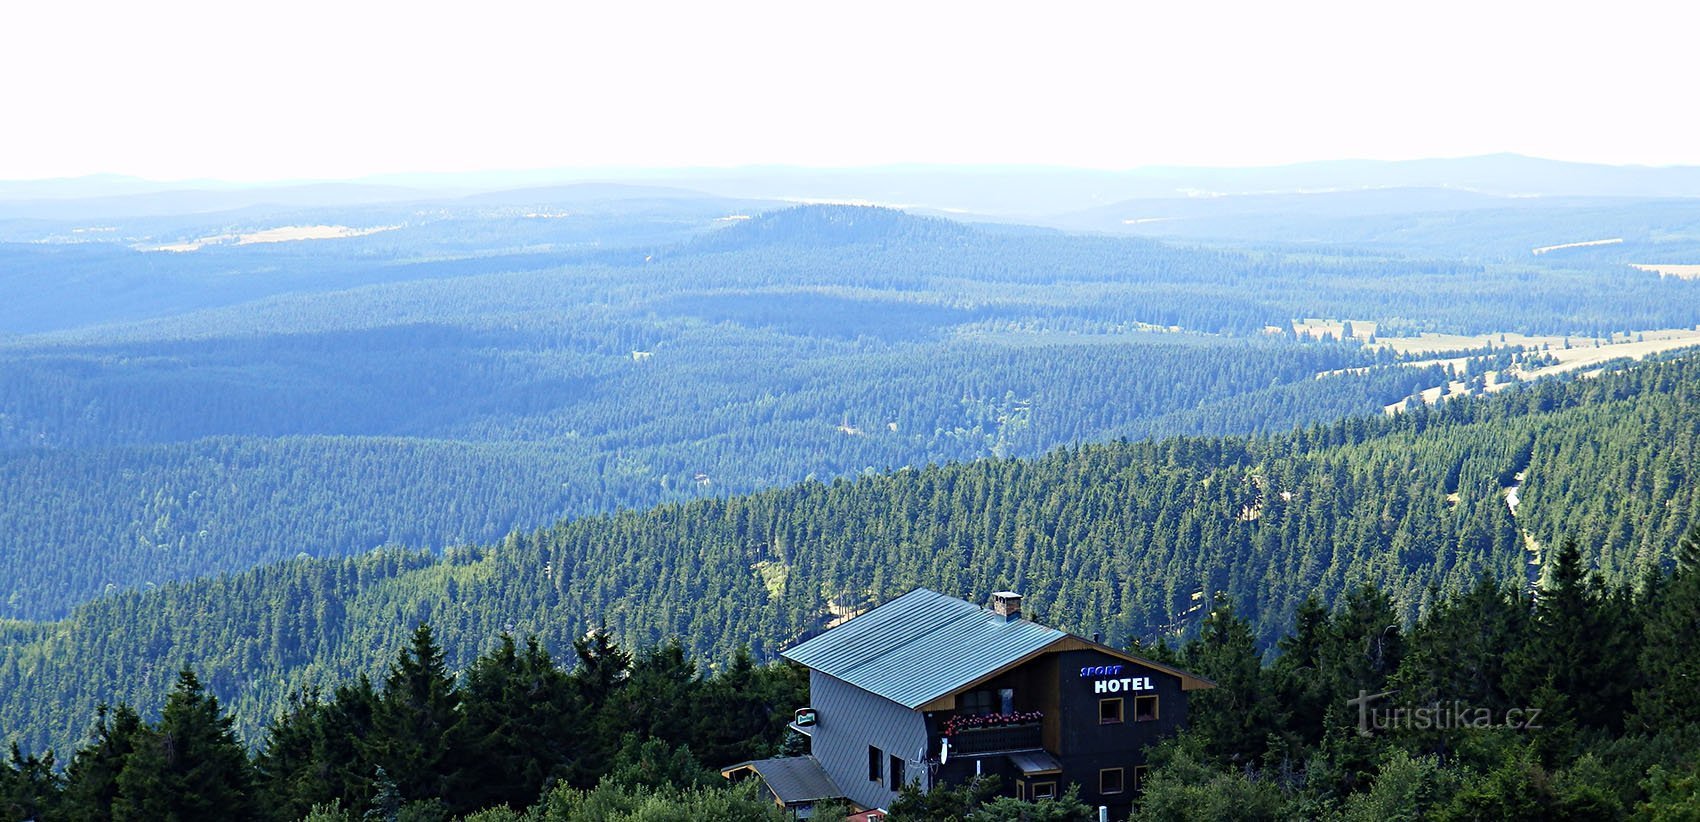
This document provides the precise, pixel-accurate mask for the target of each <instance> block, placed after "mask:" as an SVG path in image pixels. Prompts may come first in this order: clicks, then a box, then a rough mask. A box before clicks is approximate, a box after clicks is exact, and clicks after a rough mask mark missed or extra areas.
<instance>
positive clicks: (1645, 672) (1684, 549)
mask: <svg viewBox="0 0 1700 822" xmlns="http://www.w3.org/2000/svg"><path fill="white" fill-rule="evenodd" d="M1644 637H1645V639H1644V641H1643V642H1642V646H1641V658H1640V665H1639V667H1640V671H1641V677H1642V685H1641V687H1640V688H1639V689H1638V690H1636V692H1635V696H1634V702H1635V721H1634V726H1635V727H1636V728H1638V729H1640V730H1643V731H1646V732H1648V733H1657V732H1659V731H1662V730H1666V729H1670V728H1675V727H1679V726H1682V725H1695V724H1700V524H1696V525H1695V526H1694V527H1692V528H1690V529H1689V531H1688V533H1687V535H1685V536H1684V537H1683V538H1682V541H1681V542H1680V543H1678V545H1677V552H1676V570H1675V572H1674V573H1673V574H1672V575H1671V579H1670V581H1669V582H1668V583H1667V584H1666V585H1665V586H1664V588H1663V590H1662V591H1660V594H1659V596H1658V598H1657V600H1656V601H1655V602H1654V603H1652V612H1651V613H1649V614H1648V617H1647V623H1646V626H1645V634H1644Z"/></svg>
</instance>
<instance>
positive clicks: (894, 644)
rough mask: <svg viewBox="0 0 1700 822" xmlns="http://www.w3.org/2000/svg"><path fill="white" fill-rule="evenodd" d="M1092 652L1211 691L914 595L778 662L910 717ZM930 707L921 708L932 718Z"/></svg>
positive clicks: (1034, 626)
mask: <svg viewBox="0 0 1700 822" xmlns="http://www.w3.org/2000/svg"><path fill="white" fill-rule="evenodd" d="M1086 648H1089V649H1092V650H1097V651H1102V652H1104V653H1106V654H1109V655H1111V656H1115V657H1118V658H1120V659H1125V660H1127V661H1129V662H1133V663H1136V664H1139V665H1144V666H1146V667H1148V668H1152V669H1155V670H1158V671H1162V672H1164V673H1168V674H1173V675H1175V676H1177V677H1180V679H1181V687H1182V688H1183V689H1184V690H1188V691H1190V690H1194V689H1197V688H1213V687H1215V683H1213V682H1211V681H1210V680H1208V679H1204V678H1203V677H1199V676H1197V675H1196V674H1191V673H1188V672H1186V671H1183V670H1180V669H1179V668H1173V667H1170V666H1168V665H1163V664H1161V663H1158V662H1153V661H1151V660H1149V659H1143V658H1141V657H1136V656H1132V655H1130V654H1128V653H1126V652H1124V651H1118V650H1116V649H1114V648H1110V647H1107V646H1105V645H1102V644H1099V643H1096V642H1090V641H1088V640H1085V639H1082V638H1080V637H1077V636H1074V635H1073V634H1068V633H1064V632H1062V631H1059V630H1057V629H1055V628H1050V627H1047V626H1044V625H1040V624H1038V623H1035V622H1031V621H1028V620H1025V619H1014V620H1010V619H1005V618H1004V617H1003V616H1001V615H999V614H996V613H993V612H992V611H990V610H987V609H985V608H981V607H980V606H978V605H975V604H973V603H970V602H964V601H963V600H960V599H957V598H956V597H949V596H945V595H944V594H940V593H938V592H936V591H929V590H927V589H925V588H917V589H915V590H913V591H910V592H909V593H907V594H904V595H903V596H900V597H898V598H897V599H894V600H892V601H890V602H887V603H886V604H884V605H881V606H880V607H878V608H875V609H873V610H872V611H869V612H867V613H865V614H863V615H861V616H859V617H856V618H855V619H852V620H850V621H849V622H846V623H844V624H843V625H840V626H838V627H837V628H834V629H832V630H830V631H827V632H826V633H824V634H821V635H820V636H817V637H815V638H813V639H810V640H808V641H806V642H803V643H801V644H799V645H797V646H796V647H793V648H791V649H790V650H788V651H785V652H784V653H782V654H780V656H783V657H785V658H786V659H789V660H791V661H792V662H796V663H799V664H802V665H806V666H808V667H810V668H813V669H814V670H817V671H820V672H821V673H823V674H826V675H827V676H830V677H833V678H835V679H840V680H843V681H844V682H847V683H849V684H851V685H854V686H856V687H858V688H861V689H862V690H864V691H868V692H870V693H874V694H878V695H880V696H883V697H885V698H886V699H889V700H891V701H893V702H896V703H897V704H899V705H902V706H904V707H905V708H909V709H910V710H916V709H920V708H922V706H925V705H927V704H928V703H930V702H933V701H934V700H937V699H938V698H939V697H943V696H947V695H949V694H953V693H955V692H957V691H960V690H962V689H964V688H966V687H968V686H971V685H975V684H978V683H979V682H983V681H985V680H987V679H990V678H991V677H993V676H995V675H998V674H1001V673H1002V672H1003V671H1005V670H1007V669H1009V668H1011V667H1013V666H1015V665H1017V664H1018V663H1024V662H1026V661H1027V660H1029V659H1031V658H1033V657H1034V656H1036V655H1038V654H1040V653H1042V652H1046V651H1047V650H1051V651H1063V650H1074V649H1086ZM936 707H938V706H934V707H929V708H926V710H934V709H935V708H936Z"/></svg>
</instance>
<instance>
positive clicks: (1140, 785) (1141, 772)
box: [1133, 765, 1151, 791]
mask: <svg viewBox="0 0 1700 822" xmlns="http://www.w3.org/2000/svg"><path fill="white" fill-rule="evenodd" d="M1150 770H1151V766H1150V765H1135V766H1133V789H1134V790H1136V791H1140V790H1144V789H1145V777H1146V775H1147V774H1148V773H1149V772H1150Z"/></svg>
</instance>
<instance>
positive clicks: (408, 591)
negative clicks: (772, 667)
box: [0, 357, 1700, 749]
mask: <svg viewBox="0 0 1700 822" xmlns="http://www.w3.org/2000/svg"><path fill="white" fill-rule="evenodd" d="M1696 408H1700V359H1696V358H1693V357H1689V358H1683V359H1678V360H1673V361H1669V362H1658V363H1649V364H1646V365H1642V366H1637V367H1633V368H1630V369H1628V370H1627V371H1625V372H1623V373H1621V374H1615V375H1609V376H1604V377H1600V378H1596V379H1591V380H1580V381H1575V382H1569V383H1558V382H1551V381H1546V382H1542V383H1539V384H1536V385H1533V386H1530V387H1528V388H1525V389H1522V390H1517V391H1510V392H1507V393H1504V394H1501V395H1498V396H1495V397H1493V398H1490V399H1482V400H1475V399H1461V400H1456V401H1453V402H1450V403H1447V404H1445V405H1443V406H1440V407H1439V408H1437V409H1433V410H1424V409H1415V410H1413V411H1411V412H1409V413H1406V414H1402V415H1399V416H1397V417H1393V418H1354V419H1351V420H1348V421H1346V422H1341V423H1337V424H1334V425H1330V426H1326V427H1320V428H1312V429H1306V430H1304V431H1302V432H1299V433H1295V434H1291V435H1279V436H1264V437H1254V438H1251V439H1238V438H1180V439H1169V440H1163V441H1160V442H1149V443H1135V442H1123V443H1112V444H1105V445H1087V446H1080V447H1076V448H1070V449H1066V450H1061V451H1054V452H1051V453H1048V454H1046V455H1044V456H1043V457H1040V458H1038V459H1031V460H1022V459H1006V460H986V461H979V462H973V463H965V464H954V465H945V466H936V467H927V468H923V469H905V470H900V471H896V472H892V473H887V474H879V475H873V476H866V477H862V478H859V479H856V480H853V481H852V480H840V481H834V482H832V483H822V482H809V483H805V484H802V485H796V486H792V487H788V488H783V489H779V490H773V491H767V492H763V493H758V494H755V495H751V496H738V497H732V498H728V499H707V500H700V501H696V502H691V503H687V504H670V505H663V506H661V507H657V508H653V509H650V510H646V511H627V512H622V513H619V514H615V515H609V516H597V517H587V518H583V519H579V520H574V521H571V522H566V523H562V524H560V525H558V526H556V527H554V528H551V529H548V530H544V531H540V532H537V533H535V534H531V535H523V536H522V535H516V536H512V537H509V538H507V539H504V540H502V541H501V542H499V543H496V544H493V545H490V546H488V547H486V548H481V549H463V550H456V551H452V552H449V553H448V554H446V555H445V556H443V557H441V558H433V557H431V556H429V555H427V554H421V553H410V552H401V551H396V550H385V551H379V552H374V553H369V554H366V555H363V556H360V557H358V558H354V559H349V560H341V561H328V560H308V559H302V560H296V561H293V562H289V563H285V564H279V565H270V566H265V567H262V568H259V569H256V570H254V571H251V572H247V573H243V574H238V575H233V576H221V577H216V578H212V579H207V580H200V581H195V582H185V583H174V584H169V585H162V586H160V587H159V588H157V589H154V590H149V591H131V592H125V593H119V594H115V595H112V596H108V597H104V598H102V599H99V600H96V601H94V602H91V603H88V604H86V605H83V606H80V607H78V608H77V609H76V610H75V611H74V612H73V613H72V614H71V616H69V617H68V618H67V619H65V620H63V621H59V622H49V623H21V622H13V623H6V624H5V625H4V628H3V629H0V630H3V632H4V636H5V641H4V646H3V650H0V717H6V718H7V722H6V724H7V732H8V734H9V735H11V736H12V737H13V738H16V739H19V740H20V741H22V742H23V743H24V745H25V747H26V748H31V749H34V748H40V747H42V746H44V745H46V744H54V745H57V746H59V747H61V748H64V747H65V746H66V745H67V744H68V743H69V742H70V741H72V740H75V739H76V738H78V736H79V735H80V734H81V733H82V731H83V730H84V728H85V725H86V723H87V721H88V717H89V716H91V715H92V712H93V709H94V706H95V704H96V703H98V702H101V701H106V702H112V701H116V700H121V699H122V700H130V701H133V702H136V703H137V704H139V705H141V706H143V707H145V708H151V707H153V706H154V704H155V702H154V700H155V699H157V697H158V695H159V694H162V693H163V692H164V691H165V690H166V688H167V686H168V685H169V682H170V680H171V677H173V676H174V675H175V672H176V670H177V669H178V668H179V667H180V666H181V665H184V664H190V665H193V666H195V667H196V668H197V670H199V671H201V672H202V675H203V679H204V680H205V681H206V682H207V683H208V686H209V688H210V689H211V690H212V691H213V692H214V693H216V694H218V695H219V697H220V698H221V699H222V700H224V701H225V703H226V704H228V705H230V706H232V707H233V708H234V709H235V710H236V712H237V714H238V716H239V718H240V725H241V727H243V728H245V729H246V730H247V731H248V732H249V733H252V732H253V731H254V730H255V729H256V728H257V727H258V724H259V723H260V722H262V721H264V719H265V718H266V717H268V716H270V715H271V714H273V713H275V712H276V711H277V710H278V707H279V706H280V705H281V704H282V702H281V700H282V699H283V698H284V695H285V694H286V693H287V692H288V691H289V690H291V689H293V688H295V687H299V686H302V685H309V684H317V685H324V686H329V685H331V684H333V683H335V682H339V681H342V680H343V679H346V678H347V677H349V676H352V675H353V674H355V673H357V672H362V671H364V672H368V673H375V672H376V671H377V670H378V668H379V666H380V665H381V664H382V661H383V659H384V658H385V656H386V650H385V649H389V648H394V647H399V646H401V645H402V644H404V638H405V636H406V634H407V633H408V632H409V631H411V629H412V627H413V625H414V624H416V623H417V622H418V621H420V620H429V621H430V622H431V623H432V624H433V625H434V626H435V627H436V628H437V629H438V632H439V635H440V636H441V637H442V638H443V640H444V643H445V645H446V647H447V649H448V651H449V657H450V660H451V664H453V665H464V664H466V663H467V662H468V661H469V660H470V659H471V658H472V656H473V655H474V654H476V653H478V652H479V651H481V650H483V649H486V648H488V647H489V646H490V643H492V642H493V641H494V638H495V637H496V636H497V634H498V633H500V632H501V631H503V630H513V631H516V632H520V633H522V634H523V633H536V634H538V635H539V636H540V637H541V638H542V639H543V640H544V643H545V645H546V647H549V648H551V649H552V650H555V651H557V652H559V650H560V649H562V648H565V647H567V645H568V643H569V642H570V640H571V639H573V638H575V637H578V636H580V635H582V634H583V632H584V631H585V629H586V628H588V627H593V626H596V625H607V626H608V627H609V628H610V629H611V630H612V631H613V632H614V634H615V635H616V636H617V637H619V638H620V639H621V640H622V641H623V642H626V643H629V644H632V645H637V646H643V645H647V644H651V643H655V642H658V641H660V640H662V639H666V638H669V637H678V638H679V639H680V640H681V641H682V642H684V643H685V645H686V647H687V649H688V650H690V651H692V652H694V653H698V654H701V655H704V656H706V657H708V658H710V659H716V660H724V659H726V658H727V657H728V656H729V655H730V654H731V652H732V650H733V649H735V648H736V647H738V646H740V645H745V644H748V645H750V646H751V647H752V648H753V650H755V652H756V653H757V654H758V656H761V657H767V656H771V655H772V654H773V653H774V652H775V651H776V650H777V649H778V648H780V647H782V646H784V645H785V644H787V643H789V642H791V641H794V640H795V639H796V638H797V637H799V636H802V635H804V634H807V633H808V632H810V631H813V630H818V629H819V628H820V627H821V626H822V625H823V624H824V623H825V621H826V620H828V619H830V618H831V616H832V615H834V614H841V613H845V612H848V611H854V610H856V609H858V608H861V607H864V606H865V605H866V604H867V603H870V602H875V601H881V600H884V599H886V598H889V597H890V596H892V595H893V594H895V593H901V592H903V591H906V590H908V589H909V588H911V587H914V586H917V585H925V586H927V587H931V588H934V589H936V590H939V591H943V592H947V593H951V594H960V595H964V596H968V597H970V598H976V599H977V598H979V596H980V595H981V594H982V593H983V592H984V591H986V590H991V589H995V588H1004V587H1014V588H1019V589H1021V590H1023V591H1024V592H1025V593H1027V594H1028V596H1029V602H1030V603H1032V607H1033V608H1034V609H1035V610H1036V612H1037V613H1039V614H1040V615H1042V617H1043V618H1046V619H1048V620H1050V621H1053V622H1055V623H1056V624H1059V625H1060V626H1062V627H1065V628H1068V629H1071V630H1076V631H1079V632H1082V633H1091V632H1101V633H1104V634H1105V635H1106V636H1109V637H1112V638H1118V641H1119V638H1142V639H1146V640H1150V639H1156V638H1162V637H1172V636H1177V635H1179V636H1184V635H1189V634H1190V633H1192V632H1194V631H1195V630H1196V629H1197V625H1198V620H1199V619H1200V618H1201V617H1202V613H1203V610H1204V609H1203V607H1202V606H1203V603H1204V602H1205V601H1207V599H1208V598H1209V597H1211V596H1212V595H1214V594H1215V593H1217V592H1220V593H1223V594H1225V595H1227V596H1228V597H1230V598H1231V599H1232V600H1234V601H1236V602H1237V603H1239V605H1240V608H1241V612H1242V613H1243V614H1245V615H1247V616H1248V617H1249V618H1250V619H1251V620H1252V624H1253V626H1254V627H1255V631H1256V635H1257V636H1259V637H1261V638H1262V641H1263V642H1264V643H1265V647H1267V645H1268V643H1270V642H1271V641H1272V640H1273V639H1274V637H1276V636H1277V635H1278V634H1279V632H1281V631H1283V630H1285V628H1286V626H1287V625H1289V624H1291V618H1292V615H1293V613H1294V611H1295V609H1296V608H1297V607H1298V605H1299V603H1300V602H1301V601H1302V600H1303V599H1304V598H1305V597H1307V596H1309V595H1312V594H1316V595H1318V596H1321V597H1322V598H1323V599H1324V600H1325V601H1332V600H1333V599H1334V598H1336V597H1338V596H1339V595H1341V594H1342V593H1343V592H1345V591H1347V590H1350V589H1351V588H1353V587H1355V586H1357V585H1359V584H1361V583H1373V584H1376V585H1378V586H1380V587H1381V588H1382V589H1383V590H1385V591H1387V592H1388V594H1389V595H1390V596H1391V597H1392V599H1393V602H1394V604H1395V607H1396V608H1397V609H1398V610H1399V611H1400V612H1402V613H1403V614H1405V615H1406V616H1410V615H1413V614H1415V613H1417V612H1420V611H1421V610H1422V609H1423V608H1424V607H1425V606H1426V604H1427V603H1428V602H1429V601H1430V598H1431V596H1432V590H1434V589H1437V588H1438V589H1440V590H1449V589H1457V588H1459V587H1460V586H1463V585H1466V584H1468V583H1469V582H1470V581H1472V580H1473V579H1474V578H1475V576H1476V575H1477V574H1478V573H1479V572H1481V571H1483V570H1491V571H1493V572H1494V573H1495V574H1496V575H1497V576H1499V577H1500V578H1502V579H1525V580H1528V581H1529V582H1531V583H1532V582H1533V580H1534V579H1535V577H1536V575H1537V574H1538V570H1539V569H1538V568H1537V567H1535V566H1531V564H1530V563H1531V558H1533V559H1536V560H1538V559H1540V558H1541V557H1542V556H1543V554H1542V550H1544V546H1549V545H1551V544H1552V543H1553V542H1554V540H1556V539H1557V538H1558V537H1560V536H1561V535H1571V536H1574V537H1576V538H1577V539H1578V540H1580V542H1581V543H1582V544H1583V545H1584V546H1586V550H1587V552H1588V556H1589V557H1590V558H1591V560H1592V561H1593V562H1594V563H1596V564H1597V566H1598V567H1599V568H1600V569H1602V570H1603V571H1604V572H1605V573H1606V574H1607V575H1608V577H1610V578H1613V579H1625V578H1634V577H1635V576H1636V575H1638V574H1640V573H1641V572H1642V570H1643V569H1644V568H1645V567H1646V566H1647V565H1648V564H1649V563H1656V562H1665V561H1667V560H1668V559H1669V557H1668V556H1667V554H1668V551H1669V550H1670V546H1672V545H1674V544H1675V542H1676V538H1677V536H1678V535H1680V534H1681V532H1682V531H1683V530H1684V529H1685V528H1686V526H1687V524H1688V523H1689V522H1692V521H1695V520H1696V519H1697V516H1700V507H1697V506H1700V498H1697V497H1696V493H1695V492H1696V489H1695V483H1694V480H1693V479H1692V478H1693V477H1696V476H1700V470H1696V469H1697V467H1700V466H1697V465H1696V461H1697V460H1700V453H1697V452H1696V441H1697V434H1700V414H1696V411H1695V409H1696ZM1511 489H1515V490H1516V494H1517V498H1518V505H1517V506H1516V512H1515V515H1513V514H1512V512H1511V510H1510V506H1509V505H1508V504H1507V497H1508V494H1509V491H1510V490H1511ZM1531 548H1535V549H1536V552H1535V553H1533V554H1531V553H1530V549H1531ZM96 659H98V660H101V662H100V663H99V665H98V666H91V665H90V664H89V662H88V660H96Z"/></svg>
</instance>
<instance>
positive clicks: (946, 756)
mask: <svg viewBox="0 0 1700 822" xmlns="http://www.w3.org/2000/svg"><path fill="white" fill-rule="evenodd" d="M949 761H950V737H948V736H947V737H945V738H943V739H940V740H939V764H940V765H943V764H945V763H946V762H949Z"/></svg>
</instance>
